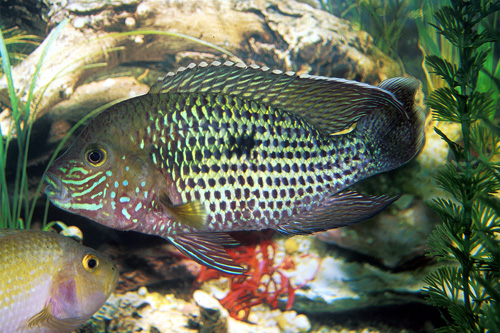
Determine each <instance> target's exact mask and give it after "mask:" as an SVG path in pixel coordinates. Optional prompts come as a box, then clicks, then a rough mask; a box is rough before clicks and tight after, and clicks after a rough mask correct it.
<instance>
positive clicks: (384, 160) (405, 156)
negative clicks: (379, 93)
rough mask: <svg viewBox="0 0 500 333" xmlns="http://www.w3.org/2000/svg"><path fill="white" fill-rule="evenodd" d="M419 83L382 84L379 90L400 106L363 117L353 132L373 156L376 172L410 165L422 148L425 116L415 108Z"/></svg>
mask: <svg viewBox="0 0 500 333" xmlns="http://www.w3.org/2000/svg"><path fill="white" fill-rule="evenodd" d="M418 87H419V82H418V81H417V80H415V79H412V78H403V77H399V78H393V79H389V80H386V81H383V82H382V83H381V84H380V85H379V88H382V89H384V90H386V91H389V92H390V93H392V94H393V95H394V96H395V97H396V99H397V100H398V101H399V102H401V104H402V105H403V109H404V112H401V110H400V109H395V108H391V107H385V108H382V109H381V112H374V113H371V114H369V115H367V116H366V117H364V118H362V119H361V120H360V121H359V122H358V124H357V126H356V129H355V134H356V135H357V136H358V137H361V138H362V139H363V141H364V142H365V143H366V145H367V147H368V149H369V150H370V151H371V153H372V156H373V157H374V163H375V165H376V168H375V172H376V173H379V172H384V171H388V170H392V169H395V168H397V167H399V166H401V165H403V164H405V163H407V162H409V161H410V160H411V159H412V158H413V157H414V156H415V155H417V153H418V152H419V151H420V150H421V149H422V147H423V145H424V136H425V135H424V122H425V114H424V113H423V111H422V110H421V109H420V108H419V107H417V106H415V94H416V92H417V89H418Z"/></svg>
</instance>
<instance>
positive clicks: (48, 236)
mask: <svg viewBox="0 0 500 333" xmlns="http://www.w3.org/2000/svg"><path fill="white" fill-rule="evenodd" d="M0 267H1V269H0V332H33V333H35V332H36V333H39V332H40V333H42V332H69V331H71V330H73V329H75V328H76V327H78V326H80V325H81V324H83V323H85V322H86V321H87V320H89V319H90V317H91V316H92V315H93V314H94V313H95V312H96V311H97V310H99V308H100V307H101V306H102V305H103V304H104V302H105V301H106V299H107V298H108V297H109V295H110V294H111V292H113V290H114V289H115V287H116V284H117V282H118V270H117V269H116V267H115V265H114V264H113V263H112V262H111V261H110V260H108V259H107V258H105V257H103V256H102V255H101V254H99V253H98V252H96V251H94V250H92V249H90V248H88V247H85V246H83V245H80V244H79V243H78V242H76V241H75V240H73V239H71V238H68V237H65V236H62V235H59V234H56V233H52V232H45V231H34V230H13V229H0Z"/></svg>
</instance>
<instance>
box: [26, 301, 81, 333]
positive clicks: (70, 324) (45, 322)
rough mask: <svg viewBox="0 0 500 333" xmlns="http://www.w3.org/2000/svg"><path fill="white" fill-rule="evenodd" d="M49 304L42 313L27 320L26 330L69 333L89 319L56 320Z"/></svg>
mask: <svg viewBox="0 0 500 333" xmlns="http://www.w3.org/2000/svg"><path fill="white" fill-rule="evenodd" d="M50 306H51V304H47V305H46V306H45V307H44V308H43V309H42V311H40V312H38V313H37V314H36V315H34V316H33V317H31V318H30V319H29V320H28V328H29V329H33V328H36V327H41V328H49V329H51V330H52V331H54V332H69V331H72V330H74V329H75V328H76V327H78V326H80V325H82V324H84V323H85V322H86V321H87V320H88V319H89V318H66V319H58V318H56V317H54V315H53V314H52V310H51V308H50Z"/></svg>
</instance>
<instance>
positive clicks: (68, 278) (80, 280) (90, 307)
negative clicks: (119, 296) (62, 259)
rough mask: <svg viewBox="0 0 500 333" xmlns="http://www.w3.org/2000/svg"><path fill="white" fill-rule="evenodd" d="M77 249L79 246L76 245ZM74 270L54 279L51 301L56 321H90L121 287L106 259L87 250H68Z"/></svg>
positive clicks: (62, 272) (113, 268)
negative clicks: (78, 319)
mask: <svg viewBox="0 0 500 333" xmlns="http://www.w3.org/2000/svg"><path fill="white" fill-rule="evenodd" d="M75 245H76V244H75ZM67 250H68V251H67V252H69V253H66V256H67V257H70V258H71V264H70V265H72V267H71V266H70V267H66V268H65V269H63V270H61V271H60V272H59V274H58V275H57V276H56V277H55V278H54V284H53V287H52V291H51V298H52V302H53V304H54V305H56V306H55V307H54V315H55V316H56V317H57V318H90V317H91V316H92V315H93V314H94V313H95V312H96V311H97V310H99V308H100V307H101V306H102V305H103V304H104V303H105V302H106V300H107V299H108V297H109V296H110V295H111V293H112V292H113V291H114V290H115V288H116V286H117V284H118V277H119V272H118V269H117V267H116V266H115V264H114V263H113V262H112V261H111V260H110V259H109V258H107V257H106V256H104V255H102V254H101V253H99V252H97V251H94V250H93V249H90V248H88V247H85V246H80V245H79V244H78V247H77V246H74V250H73V251H72V250H69V249H67Z"/></svg>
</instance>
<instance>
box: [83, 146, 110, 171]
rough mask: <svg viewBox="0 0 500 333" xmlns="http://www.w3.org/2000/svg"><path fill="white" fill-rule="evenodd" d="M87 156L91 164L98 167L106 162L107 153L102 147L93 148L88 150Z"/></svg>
mask: <svg viewBox="0 0 500 333" xmlns="http://www.w3.org/2000/svg"><path fill="white" fill-rule="evenodd" d="M85 157H86V159H87V162H89V163H90V165H92V166H95V167H98V166H101V165H103V164H104V162H106V157H107V153H106V150H104V149H102V148H92V149H90V150H88V151H87V152H86V154H85Z"/></svg>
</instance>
